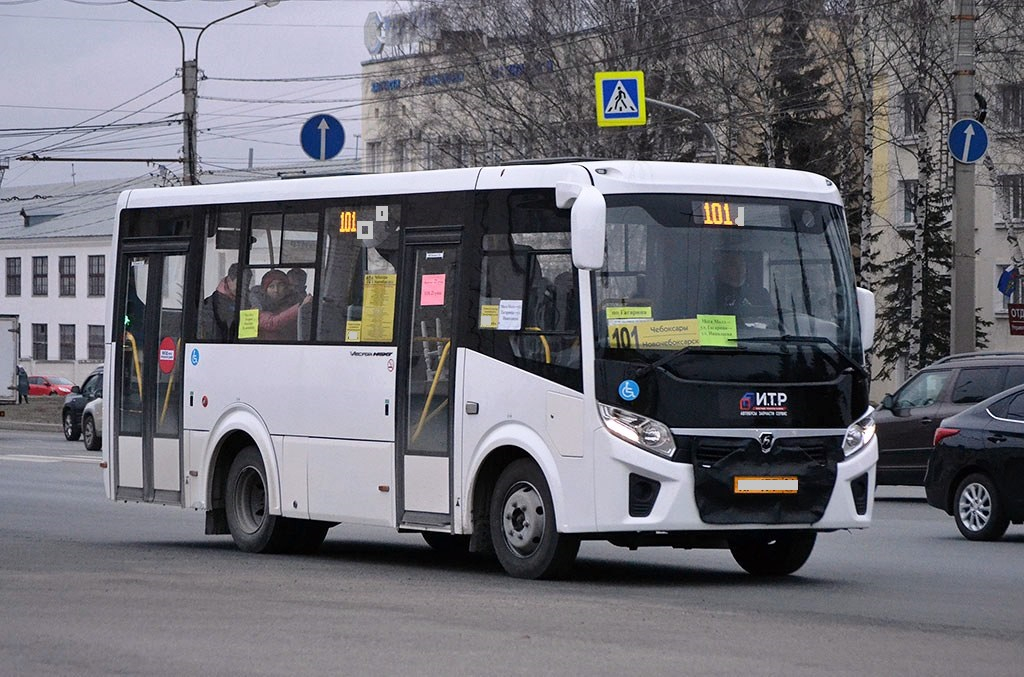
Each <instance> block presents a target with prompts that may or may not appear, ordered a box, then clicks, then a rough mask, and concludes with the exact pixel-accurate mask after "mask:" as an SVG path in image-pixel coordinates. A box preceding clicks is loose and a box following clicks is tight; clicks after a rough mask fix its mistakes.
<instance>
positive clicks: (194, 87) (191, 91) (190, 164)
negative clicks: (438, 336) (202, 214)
mask: <svg viewBox="0 0 1024 677" xmlns="http://www.w3.org/2000/svg"><path fill="white" fill-rule="evenodd" d="M125 2H127V3H129V4H132V5H135V6H136V7H138V8H139V9H142V10H145V11H147V12H149V13H150V14H152V15H153V16H155V17H157V18H159V19H161V20H163V21H166V22H167V23H169V24H170V25H171V26H172V27H173V28H174V30H175V31H177V32H178V39H179V40H181V94H182V96H183V97H184V98H185V108H184V111H183V112H184V116H185V119H184V124H183V125H182V126H183V129H184V137H185V138H184V143H183V144H182V149H181V154H182V164H183V168H182V169H183V171H182V172H181V174H182V177H181V182H182V183H183V184H184V185H186V186H189V185H193V184H196V183H198V182H199V181H198V178H199V170H198V168H197V166H196V164H197V162H198V160H197V158H196V129H197V127H196V117H197V116H196V99H197V98H198V96H199V41H200V40H202V39H203V33H205V32H206V29H207V28H209V27H210V26H213V25H214V24H218V23H220V22H221V21H224V20H225V19H230V18H231V17H233V16H238V15H239V14H242V13H244V12H248V11H250V10H253V9H256V8H257V7H261V6H265V7H273V6H274V5H276V4H277V3H278V2H280V0H253V3H254V4H253V5H252V6H250V7H244V8H242V9H240V10H238V11H237V12H232V13H231V14H227V15H225V16H222V17H221V18H219V19H214V20H213V21H211V22H210V23H208V24H206V25H205V26H179V25H178V24H176V23H174V22H173V21H172V20H170V19H168V18H167V17H165V16H164V15H163V14H160V13H159V12H157V11H154V10H152V9H150V8H149V7H146V6H145V5H143V4H141V3H140V2H137V0H125ZM182 29H185V30H190V31H199V32H198V33H197V34H196V39H195V43H194V51H193V55H194V56H193V58H191V59H189V58H187V57H186V53H185V35H184V33H182V32H181V31H182Z"/></svg>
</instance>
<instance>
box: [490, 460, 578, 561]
mask: <svg viewBox="0 0 1024 677" xmlns="http://www.w3.org/2000/svg"><path fill="white" fill-rule="evenodd" d="M556 524H557V522H556V521H555V511H554V507H553V505H552V502H551V491H550V490H549V489H548V483H547V481H546V480H545V479H544V473H543V472H542V471H541V469H540V468H539V467H538V466H537V464H536V463H534V462H533V461H532V460H530V459H519V460H517V461H513V462H512V463H510V464H509V466H508V467H507V468H505V469H504V470H503V471H502V473H501V475H499V476H498V481H497V482H496V483H495V485H494V493H493V494H492V495H491V506H490V529H491V542H492V543H493V544H494V552H495V554H496V555H497V556H498V561H499V562H500V563H501V566H502V567H503V568H504V569H505V571H506V572H508V574H509V575H510V576H513V577H515V578H558V577H561V576H564V575H565V574H567V573H568V572H569V569H570V568H571V567H572V563H573V562H574V561H575V559H576V553H577V552H578V551H579V548H580V540H579V538H578V537H576V536H573V535H571V534H560V533H558V529H557V528H556V526H555V525H556Z"/></svg>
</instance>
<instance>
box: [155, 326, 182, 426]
mask: <svg viewBox="0 0 1024 677" xmlns="http://www.w3.org/2000/svg"><path fill="white" fill-rule="evenodd" d="M180 356H181V339H180V338H179V339H178V345H177V346H176V347H175V350H174V367H177V366H178V357H180ZM176 371H177V369H174V368H173V367H172V369H171V377H170V378H169V379H167V393H166V394H165V395H164V407H163V409H161V410H160V423H159V424H158V425H163V424H164V419H165V418H167V406H168V405H169V404H170V403H171V391H172V390H174V388H173V387H172V386H173V385H174V374H175V372H176ZM157 381H158V382H159V379H157Z"/></svg>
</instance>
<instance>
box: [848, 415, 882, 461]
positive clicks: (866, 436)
mask: <svg viewBox="0 0 1024 677" xmlns="http://www.w3.org/2000/svg"><path fill="white" fill-rule="evenodd" d="M874 414H875V410H874V409H872V410H870V411H869V412H868V413H867V414H866V415H865V416H863V417H861V418H860V419H859V420H857V421H854V422H853V423H852V424H851V425H850V427H849V428H847V429H846V437H845V438H843V455H844V456H853V455H854V454H856V453H857V452H858V451H860V450H861V449H863V448H864V447H865V446H866V445H867V443H868V442H870V441H871V438H872V437H874V436H875V416H874Z"/></svg>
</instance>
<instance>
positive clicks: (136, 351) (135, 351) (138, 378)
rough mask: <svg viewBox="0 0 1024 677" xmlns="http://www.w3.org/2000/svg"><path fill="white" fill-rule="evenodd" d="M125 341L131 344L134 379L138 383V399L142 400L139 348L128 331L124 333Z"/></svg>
mask: <svg viewBox="0 0 1024 677" xmlns="http://www.w3.org/2000/svg"><path fill="white" fill-rule="evenodd" d="M124 338H125V341H127V342H128V343H130V344H131V345H132V362H134V363H135V381H136V382H137V383H138V384H139V400H142V367H140V366H139V348H138V346H137V345H136V343H135V337H134V336H132V333H131V332H130V331H125V333H124Z"/></svg>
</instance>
